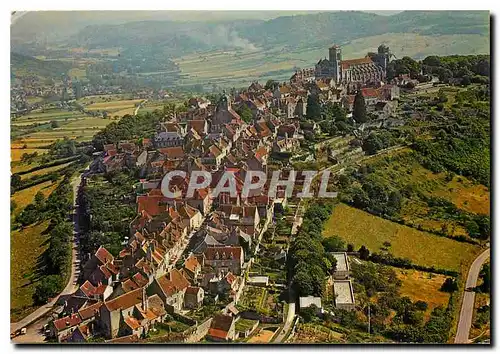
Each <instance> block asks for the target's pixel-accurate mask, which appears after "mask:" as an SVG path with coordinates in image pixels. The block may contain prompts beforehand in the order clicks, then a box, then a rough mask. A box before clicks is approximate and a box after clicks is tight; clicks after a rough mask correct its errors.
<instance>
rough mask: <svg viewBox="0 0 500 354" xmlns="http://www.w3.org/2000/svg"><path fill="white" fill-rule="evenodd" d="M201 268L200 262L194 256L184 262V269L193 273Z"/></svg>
mask: <svg viewBox="0 0 500 354" xmlns="http://www.w3.org/2000/svg"><path fill="white" fill-rule="evenodd" d="M199 266H201V265H200V262H198V259H197V258H196V257H195V256H194V255H190V256H189V257H188V258H187V259H186V261H185V262H184V268H186V269H188V270H190V271H191V272H193V273H194V271H195V270H196V268H197V267H199Z"/></svg>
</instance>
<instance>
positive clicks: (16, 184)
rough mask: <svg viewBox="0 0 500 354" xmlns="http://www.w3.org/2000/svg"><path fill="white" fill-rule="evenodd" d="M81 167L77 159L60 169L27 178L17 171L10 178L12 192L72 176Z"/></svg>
mask: <svg viewBox="0 0 500 354" xmlns="http://www.w3.org/2000/svg"><path fill="white" fill-rule="evenodd" d="M80 167H81V164H80V163H79V161H75V162H72V163H71V164H69V165H68V166H66V167H64V168H62V169H60V170H58V171H54V172H50V173H46V174H41V175H37V176H33V177H31V178H27V179H25V180H23V179H22V178H21V175H20V174H17V173H15V174H13V175H12V176H11V178H10V186H11V194H13V193H15V192H18V191H20V190H23V189H26V188H30V187H33V186H36V185H37V184H40V183H44V182H47V181H52V182H56V181H57V180H58V179H59V178H61V176H64V177H67V178H70V177H71V176H72V175H73V174H74V173H75V172H76V171H78V169H79V168H80Z"/></svg>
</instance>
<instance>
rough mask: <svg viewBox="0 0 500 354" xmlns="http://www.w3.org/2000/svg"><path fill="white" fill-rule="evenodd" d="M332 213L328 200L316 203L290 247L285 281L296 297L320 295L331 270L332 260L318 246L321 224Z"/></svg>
mask: <svg viewBox="0 0 500 354" xmlns="http://www.w3.org/2000/svg"><path fill="white" fill-rule="evenodd" d="M332 210H333V205H332V204H331V202H330V201H319V202H317V203H314V204H313V205H312V206H310V207H309V208H308V209H307V211H306V212H305V214H304V218H303V222H302V225H301V227H300V230H299V232H298V234H297V236H296V237H295V238H294V240H293V241H292V243H291V245H290V249H289V257H288V259H287V263H288V264H287V266H288V279H289V280H291V283H292V289H293V290H294V291H295V293H296V294H297V295H298V296H309V295H314V296H321V294H323V291H324V288H325V281H326V277H327V274H331V273H332V272H333V271H334V270H335V267H336V259H335V257H333V256H332V255H331V254H330V253H327V252H325V248H324V247H323V245H322V240H323V237H322V230H323V223H324V222H325V221H326V220H327V219H328V218H329V217H330V215H331V212H332Z"/></svg>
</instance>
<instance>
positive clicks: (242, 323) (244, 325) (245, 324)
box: [235, 318, 257, 332]
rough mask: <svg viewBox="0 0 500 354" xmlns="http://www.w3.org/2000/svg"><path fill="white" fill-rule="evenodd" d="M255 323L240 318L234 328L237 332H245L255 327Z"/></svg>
mask: <svg viewBox="0 0 500 354" xmlns="http://www.w3.org/2000/svg"><path fill="white" fill-rule="evenodd" d="M255 323H257V321H254V320H247V319H244V318H240V319H239V320H238V321H237V322H236V324H235V328H236V331H237V332H245V331H248V330H249V329H251V328H252V327H253V326H254V325H255Z"/></svg>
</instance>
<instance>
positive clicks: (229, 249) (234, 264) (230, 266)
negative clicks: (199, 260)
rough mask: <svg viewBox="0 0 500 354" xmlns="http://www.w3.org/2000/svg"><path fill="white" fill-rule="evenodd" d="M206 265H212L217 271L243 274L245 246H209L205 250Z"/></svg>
mask: <svg viewBox="0 0 500 354" xmlns="http://www.w3.org/2000/svg"><path fill="white" fill-rule="evenodd" d="M203 255H204V256H205V265H207V266H210V267H212V268H214V269H215V270H216V272H220V271H221V272H224V273H227V272H231V273H233V274H236V275H240V274H241V270H242V268H243V263H244V253H243V248H242V247H240V246H214V247H207V249H206V250H205V252H203Z"/></svg>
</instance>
